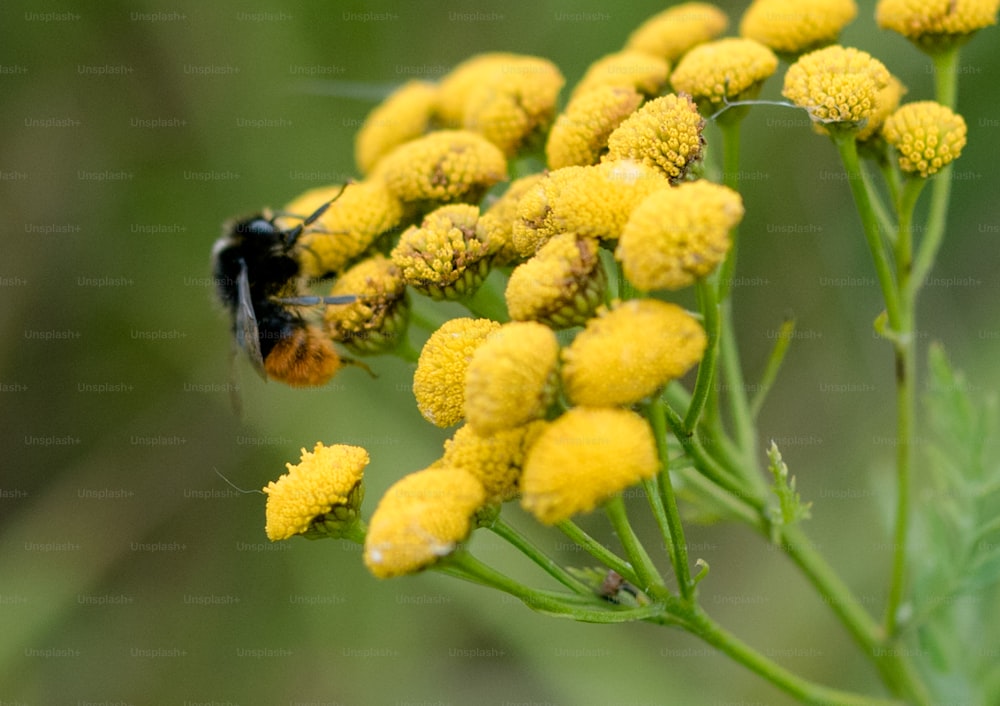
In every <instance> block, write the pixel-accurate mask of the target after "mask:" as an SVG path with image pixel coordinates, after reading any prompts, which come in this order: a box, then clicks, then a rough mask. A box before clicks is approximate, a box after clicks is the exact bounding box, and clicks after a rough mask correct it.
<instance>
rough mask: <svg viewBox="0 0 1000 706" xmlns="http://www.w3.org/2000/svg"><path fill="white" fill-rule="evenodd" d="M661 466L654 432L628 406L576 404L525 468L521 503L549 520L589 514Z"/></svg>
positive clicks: (539, 442) (541, 439) (548, 430)
mask: <svg viewBox="0 0 1000 706" xmlns="http://www.w3.org/2000/svg"><path fill="white" fill-rule="evenodd" d="M658 469H659V460H658V458H657V455H656V442H655V441H654V439H653V431H652V429H650V427H649V424H648V423H647V422H646V420H645V419H643V418H642V417H640V416H639V415H638V414H636V413H635V412H632V411H629V410H626V409H611V408H604V409H596V408H594V409H591V408H587V407H576V408H574V409H571V410H569V411H568V412H566V413H565V414H563V415H562V416H561V417H559V418H558V419H556V420H555V421H554V422H552V423H551V424H549V425H547V426H546V427H545V429H543V430H542V432H541V433H540V434H539V435H538V438H537V439H536V440H535V443H534V444H532V445H531V448H530V449H529V450H528V457H527V459H526V460H525V462H524V469H523V470H522V472H521V505H522V506H523V507H524V509H525V510H527V511H528V512H530V513H531V514H532V515H534V516H535V517H536V518H537V519H538V520H539V521H541V522H543V523H544V524H547V525H551V524H555V523H556V522H560V521H562V520H566V519H569V518H570V517H572V516H573V515H576V514H579V513H582V512H589V511H591V510H593V509H594V508H595V507H597V506H598V505H600V504H601V503H603V502H605V501H606V500H608V499H610V498H611V497H612V496H613V495H615V494H616V493H619V492H621V491H622V490H624V489H626V488H628V487H629V486H631V485H634V484H636V483H638V482H639V481H641V480H643V479H645V478H652V477H653V476H654V475H656V472H657V470H658Z"/></svg>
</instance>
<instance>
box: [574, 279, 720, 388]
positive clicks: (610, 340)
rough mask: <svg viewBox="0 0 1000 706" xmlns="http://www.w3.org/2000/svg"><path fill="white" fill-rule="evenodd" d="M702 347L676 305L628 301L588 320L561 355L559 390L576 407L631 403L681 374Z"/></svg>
mask: <svg viewBox="0 0 1000 706" xmlns="http://www.w3.org/2000/svg"><path fill="white" fill-rule="evenodd" d="M706 343H707V339H706V337H705V332H704V331H703V330H702V328H701V325H700V324H699V323H698V322H697V321H695V320H694V319H693V318H692V317H691V316H689V315H688V314H687V313H686V312H685V311H684V310H683V309H681V308H680V307H679V306H677V305H675V304H668V303H666V302H661V301H658V300H656V299H633V300H630V301H627V302H624V303H622V304H620V305H619V306H617V307H615V308H614V309H612V310H611V311H609V312H607V313H606V314H604V315H603V316H599V317H597V318H594V319H591V320H590V321H589V322H587V327H586V328H585V329H584V330H583V331H581V332H580V333H579V334H577V336H576V338H574V339H573V343H572V344H570V345H569V346H568V347H567V348H565V349H564V350H563V368H562V378H563V389H564V390H565V391H566V396H567V397H568V398H569V400H570V401H571V402H572V403H573V404H576V405H583V406H588V407H611V406H616V405H629V404H634V403H636V402H639V401H640V400H642V399H643V398H645V397H648V396H650V395H652V394H654V393H655V392H656V391H657V390H659V389H660V388H661V387H663V386H664V385H665V384H666V383H667V382H669V381H670V380H673V379H675V378H678V377H680V376H682V375H684V373H686V372H687V371H688V370H689V369H690V368H691V366H693V365H694V364H695V363H697V362H698V361H699V360H701V356H702V354H703V353H704V352H705V345H706Z"/></svg>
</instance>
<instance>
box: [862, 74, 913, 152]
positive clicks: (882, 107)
mask: <svg viewBox="0 0 1000 706" xmlns="http://www.w3.org/2000/svg"><path fill="white" fill-rule="evenodd" d="M905 93H906V86H904V85H903V82H902V81H900V80H899V79H898V78H896V77H895V76H892V75H890V76H889V83H887V84H886V86H885V88H883V89H882V90H881V91H879V92H878V101H877V105H876V108H875V112H874V113H872V114H871V115H870V116H869V117H868V122H867V123H865V126H864V127H863V128H861V129H860V130H858V135H857V140H858V142H863V141H865V140H870V139H871V138H872V137H874V136H875V135H876V133H878V132H880V131H881V129H882V125H883V124H884V123H885V119H886V118H888V117H889V116H890V115H892V114H893V113H894V112H895V111H896V108H898V107H899V101H900V100H902V98H903V95H904V94H905Z"/></svg>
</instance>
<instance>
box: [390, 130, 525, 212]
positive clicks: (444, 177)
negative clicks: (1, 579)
mask: <svg viewBox="0 0 1000 706" xmlns="http://www.w3.org/2000/svg"><path fill="white" fill-rule="evenodd" d="M506 176H507V160H506V159H505V158H504V156H503V152H501V151H500V149H499V148H498V147H497V146H496V145H494V144H493V143H492V142H490V141H489V140H487V139H486V138H485V137H483V136H482V135H479V134H477V133H474V132H469V131H468V130H438V131H437V132H432V133H429V134H427V135H424V136H423V137H418V138H417V139H415V140H411V141H409V142H407V143H405V144H403V145H400V146H399V147H397V148H396V149H394V150H393V151H392V152H390V153H389V154H387V155H386V156H385V157H383V158H382V159H381V160H379V163H378V168H377V169H376V170H375V171H374V172H373V173H372V178H373V179H375V178H381V179H383V180H384V181H385V184H386V186H388V188H389V191H390V192H392V193H393V194H394V195H395V196H396V197H397V198H399V199H400V200H401V201H403V202H405V203H412V204H416V205H417V206H418V207H420V208H423V209H426V208H427V206H428V204H441V203H453V202H456V201H458V202H466V203H475V202H477V201H479V199H480V198H482V196H483V194H484V193H486V190H487V189H488V188H489V187H491V186H493V185H494V184H496V183H497V182H498V181H502V180H503V179H504V178H505V177H506Z"/></svg>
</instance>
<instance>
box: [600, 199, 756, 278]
mask: <svg viewBox="0 0 1000 706" xmlns="http://www.w3.org/2000/svg"><path fill="white" fill-rule="evenodd" d="M742 218H743V201H742V199H741V198H740V195H739V194H738V193H737V192H735V191H733V190H732V189H729V188H727V187H725V186H720V185H719V184H713V183H711V182H709V181H704V180H698V181H692V182H684V183H682V184H678V185H677V186H675V187H673V188H670V189H661V190H660V191H657V192H655V193H653V194H650V195H649V196H647V197H646V199H645V200H644V201H643V202H642V203H640V204H639V205H638V206H637V207H636V209H635V210H634V211H633V212H632V215H631V217H630V218H629V220H628V223H626V224H625V228H624V229H623V230H622V236H621V238H620V239H619V241H618V248H617V249H616V250H615V257H616V258H617V259H618V260H620V261H621V263H622V266H623V268H624V271H625V277H626V278H628V280H629V282H631V283H632V284H633V285H635V286H636V287H638V288H639V289H642V290H655V289H680V288H682V287H687V286H689V285H691V284H694V282H695V280H697V279H698V278H700V277H705V276H706V275H708V274H709V273H711V272H712V270H714V269H715V267H716V266H717V265H718V264H719V263H720V262H722V260H723V258H725V256H726V253H727V252H728V251H729V245H730V242H729V231H730V229H732V228H733V226H735V225H736V224H738V223H739V222H740V220H741V219H742Z"/></svg>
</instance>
